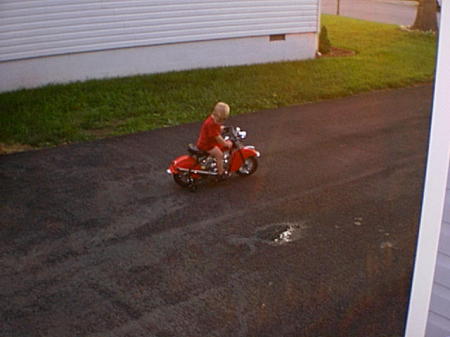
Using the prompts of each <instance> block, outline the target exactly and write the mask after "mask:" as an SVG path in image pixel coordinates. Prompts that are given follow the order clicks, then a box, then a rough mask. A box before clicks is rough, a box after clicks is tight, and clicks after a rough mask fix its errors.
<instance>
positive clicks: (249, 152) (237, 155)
mask: <svg viewBox="0 0 450 337" xmlns="http://www.w3.org/2000/svg"><path fill="white" fill-rule="evenodd" d="M259 156H260V154H259V152H258V151H256V150H255V148H254V147H253V146H244V147H243V148H241V149H239V150H237V151H235V152H233V154H232V155H231V166H230V171H231V172H235V171H237V170H239V168H240V167H241V166H242V164H243V163H244V160H245V159H246V158H248V157H259Z"/></svg>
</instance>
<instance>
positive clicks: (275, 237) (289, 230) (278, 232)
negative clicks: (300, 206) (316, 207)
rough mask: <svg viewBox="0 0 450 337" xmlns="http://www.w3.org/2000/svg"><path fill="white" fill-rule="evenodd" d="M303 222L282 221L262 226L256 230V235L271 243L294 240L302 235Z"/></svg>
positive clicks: (283, 242)
mask: <svg viewBox="0 0 450 337" xmlns="http://www.w3.org/2000/svg"><path fill="white" fill-rule="evenodd" d="M304 229H306V226H305V224H303V223H299V222H282V223H277V224H270V225H267V226H264V227H263V228H261V229H260V230H258V231H257V232H256V237H257V238H258V239H260V240H263V241H266V242H267V241H268V242H270V243H272V244H277V245H282V244H285V243H288V242H292V241H296V240H298V239H300V238H301V237H302V236H303V230H304Z"/></svg>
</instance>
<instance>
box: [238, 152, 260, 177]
mask: <svg viewBox="0 0 450 337" xmlns="http://www.w3.org/2000/svg"><path fill="white" fill-rule="evenodd" d="M257 168H258V160H257V159H256V158H255V157H248V158H245V160H244V163H243V164H242V166H241V167H240V168H239V170H237V172H236V173H237V174H239V175H240V176H241V177H248V176H249V175H251V174H253V173H255V172H256V170H257Z"/></svg>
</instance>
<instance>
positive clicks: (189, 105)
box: [0, 15, 436, 147]
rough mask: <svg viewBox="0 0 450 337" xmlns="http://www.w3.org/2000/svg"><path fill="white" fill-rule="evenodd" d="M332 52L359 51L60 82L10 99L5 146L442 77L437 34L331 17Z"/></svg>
mask: <svg viewBox="0 0 450 337" xmlns="http://www.w3.org/2000/svg"><path fill="white" fill-rule="evenodd" d="M322 24H323V25H326V27H327V29H328V36H329V38H330V40H331V43H332V46H334V47H339V48H346V49H351V50H353V51H355V52H356V55H354V56H349V57H324V58H320V59H314V60H307V61H297V62H281V63H271V64H262V65H252V66H240V67H225V68H214V69H202V70H192V71H182V72H172V73H164V74H155V75H143V76H136V77H128V78H117V79H109V80H94V81H87V82H77V83H72V84H67V85H51V86H46V87H42V88H38V89H32V90H20V91H15V92H10V93H3V94H0V125H1V129H0V130H1V132H0V143H3V144H10V145H11V144H28V145H32V146H35V147H42V146H49V145H57V144H62V143H67V142H77V141H85V140H90V139H95V138H100V137H106V136H111V135H119V134H127V133H133V132H137V131H143V130H150V129H154V128H161V127H166V126H170V125H177V124H181V123H186V122H192V121H199V120H202V119H204V118H205V116H206V115H207V114H208V113H209V111H210V108H211V107H212V105H213V103H214V102H216V101H218V100H222V101H225V102H227V103H229V104H230V106H231V109H232V114H241V113H246V112H249V111H256V110H260V109H266V108H275V107H280V106H288V105H293V104H301V103H306V102H315V101H319V100H324V99H330V98H336V97H342V96H347V95H352V94H355V93H359V92H364V91H369V90H374V89H382V88H397V87H405V86H411V85H414V84H415V83H420V82H427V81H432V80H433V76H434V67H435V52H436V37H435V36H434V35H432V34H429V33H420V32H408V31H402V30H401V29H400V28H399V27H398V26H395V25H386V24H379V23H372V22H367V21H360V20H354V19H349V18H344V17H336V16H329V15H323V16H322Z"/></svg>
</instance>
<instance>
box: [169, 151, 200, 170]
mask: <svg viewBox="0 0 450 337" xmlns="http://www.w3.org/2000/svg"><path fill="white" fill-rule="evenodd" d="M197 166H198V163H197V160H195V158H193V157H191V156H188V155H183V156H180V157H178V158H176V159H174V160H173V161H172V162H171V163H170V166H169V168H168V171H170V173H172V174H175V173H179V171H178V168H180V167H181V168H185V169H198V167H197Z"/></svg>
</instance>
